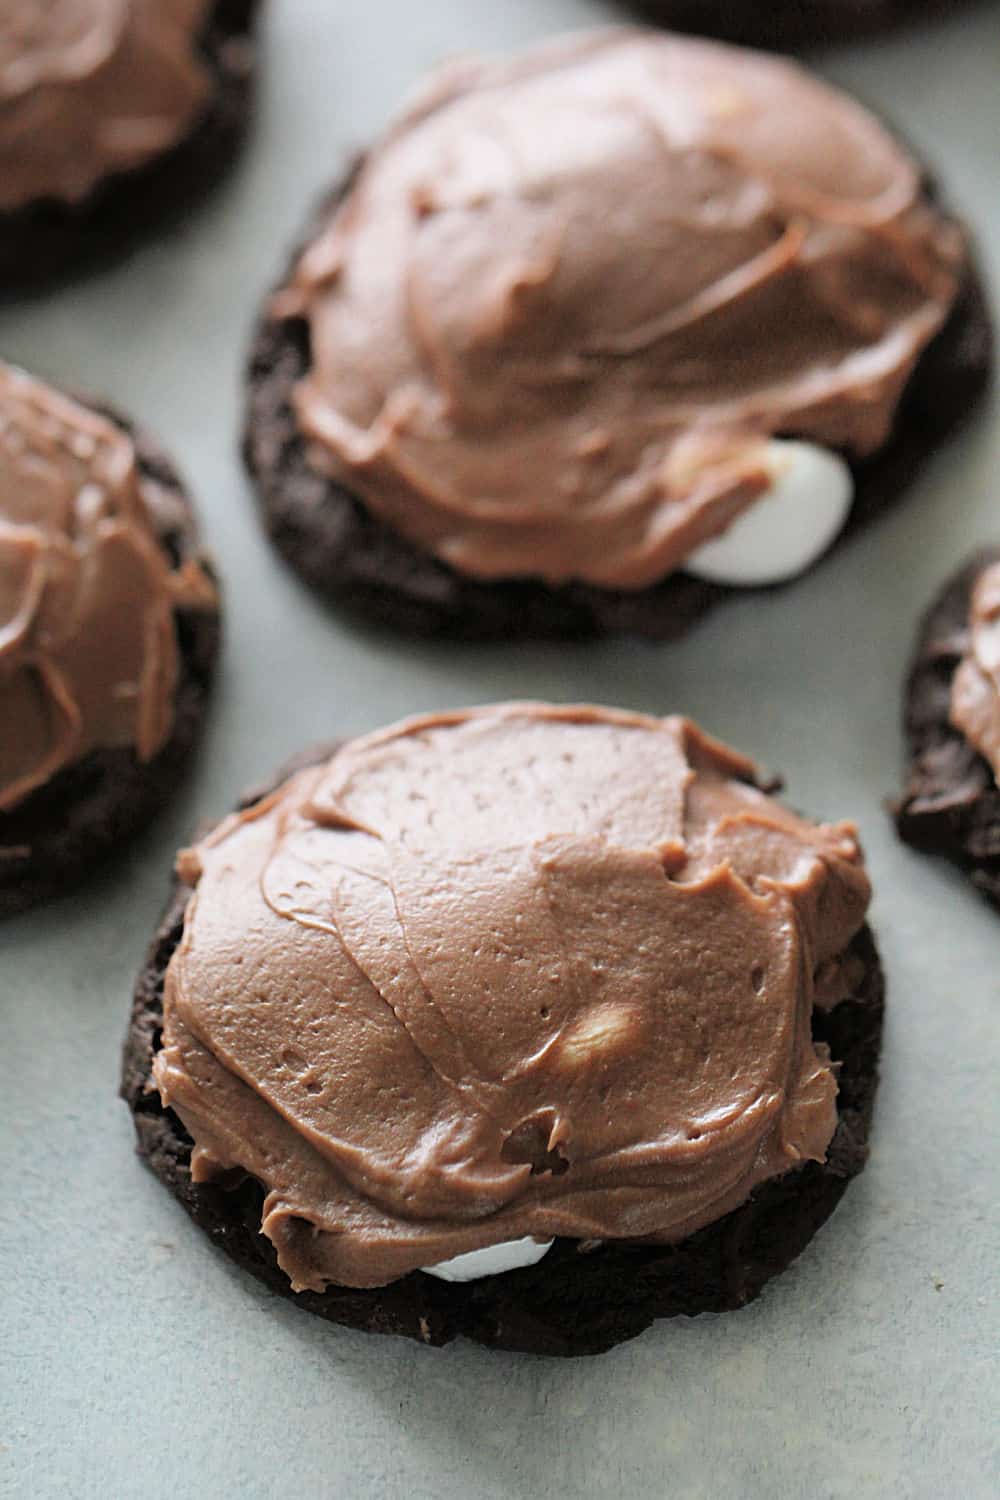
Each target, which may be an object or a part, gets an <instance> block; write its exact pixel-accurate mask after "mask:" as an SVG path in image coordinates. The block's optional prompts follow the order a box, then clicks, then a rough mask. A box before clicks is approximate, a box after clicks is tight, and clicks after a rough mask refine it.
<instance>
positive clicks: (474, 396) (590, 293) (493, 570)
mask: <svg viewBox="0 0 1000 1500" xmlns="http://www.w3.org/2000/svg"><path fill="white" fill-rule="evenodd" d="M964 258H965V248H964V245H963V240H962V236H961V233H960V232H959V230H958V229H957V227H956V226H955V225H954V224H953V223H951V222H950V221H948V220H947V219H945V218H944V217H943V216H942V214H940V213H939V212H938V211H936V210H935V209H934V208H933V207H932V206H931V205H930V204H929V202H928V201H927V199H926V197H925V195H924V193H923V191H922V186H921V174H920V171H919V169H918V167H917V165H916V164H915V163H914V161H913V160H912V159H911V158H910V156H909V155H908V154H907V153H906V151H905V150H904V149H903V148H902V147H901V146H899V145H898V144H897V143H896V142H894V141H893V139H892V138H891V137H890V136H889V135H888V134H887V132H886V131H885V129H884V128H883V127H882V126H881V125H880V124H879V122H878V121H877V120H876V119H875V118H874V117H873V116H872V115H871V114H869V113H868V112H867V111H866V110H864V109H863V108H861V106H860V105H858V104H856V103H854V102H853V101H852V100H851V99H849V98H847V97H846V96H845V95H843V94H842V93H840V92H838V91H837V90H835V89H833V88H830V87H828V86H827V85H825V84H823V83H821V82H820V81H819V80H817V79H815V78H813V77H811V76H810V75H809V74H808V73H806V72H804V71H803V70H802V69H801V68H799V67H797V66H796V65H795V64H793V63H791V62H787V61H784V60H781V59H778V58H775V57H768V56H765V55H763V54H757V53H752V52H745V51H741V50H738V49H736V48H730V47H724V46H721V45H715V44H712V43H708V42H700V41H693V40H687V39H682V38H679V37H665V36H653V35H649V34H646V33H642V32H636V31H632V30H612V31H607V32H601V33H597V34H586V35H584V36H582V37H576V38H572V39H570V40H563V41H559V42H556V43H547V44H546V45H544V46H542V47H539V48H537V49H535V50H534V51H531V52H528V53H527V54H526V55H524V56H523V57H521V58H520V59H518V60H516V61H514V62H509V63H492V64H491V63H475V62H470V63H463V64H461V65H460V66H457V67H454V68H452V69H450V70H446V71H444V72H443V73H442V74H440V75H439V76H438V77H437V78H435V79H434V80H432V82H431V84H430V86H429V88H428V90H427V92H426V94H425V95H424V96H423V97H422V98H421V99H420V101H419V102H418V103H416V104H415V105H414V106H413V107H412V108H410V109H409V110H408V111H407V112H406V113H405V114H403V115H402V117H401V118H400V119H399V120H398V121H397V123H396V124H395V125H394V126H393V127H392V128H391V129H390V130H389V132H388V133H387V135H386V136H385V137H384V139H383V140H381V141H380V142H379V143H378V144H377V145H376V146H375V147H374V148H373V149H372V150H371V152H370V153H369V154H368V156H367V158H366V160H365V162H364V164H363V167H362V169H361V171H360V174H359V176H358V178H357V180H356V182H355V183H354V185H353V186H352V188H351V190H350V191H349V193H348V194H347V197H346V199H345V200H344V201H343V203H342V204H341V206H340V207H339V208H338V210H337V211H336V213H335V214H334V215H333V216H332V218H331V219H330V221H329V222H328V223H327V225H326V226H325V228H324V229H323V230H322V232H321V233H319V234H318V236H317V237H316V239H315V241H314V242H313V243H312V245H311V246H310V247H309V248H308V250H307V251H306V252H305V254H304V255H303V256H302V258H301V260H300V261H299V263H298V265H297V267H296V268H295V271H294V274H293V275H292V278H291V280H290V283H289V285H288V286H287V287H286V288H284V289H283V291H282V292H280V293H279V294H278V296H277V299H276V301H275V303H274V310H275V314H276V315H288V316H301V317H303V318H305V319H306V320H307V322H308V327H309V332H310V336H311V345H312V368H311V370H310V372H309V374H308V376H307V377H306V378H305V379H303V380H302V381H301V382H300V383H299V385H298V387H297V389H296V391H295V396H294V404H295V411H296V414H297V418H298V421H299V424H300V426H301V429H302V432H303V433H304V435H305V436H306V438H307V439H308V440H309V442H310V443H311V445H312V446H311V453H312V457H313V460H314V462H315V464H316V465H317V466H318V467H319V468H321V469H322V470H323V471H324V472H326V473H328V474H330V475H331V476H332V477H334V478H335V479H337V480H339V481H341V482H343V483H344V484H345V485H346V486H347V487H348V488H349V489H350V490H351V491H353V492H354V493H356V494H357V495H358V496H360V497H361V499H362V500H363V501H364V503H365V504H366V505H367V506H368V507H369V508H370V509H371V510H372V511H373V512H374V513H375V514H376V515H377V516H379V517H380V518H382V519H384V520H385V521H387V522H388V523H389V524H390V525H391V526H393V527H394V528H395V529H396V530H398V531H399V532H401V533H402V534H403V535H404V536H406V537H408V538H409V539H410V540H411V541H413V542H415V543H417V544H418V545H419V546H420V547H421V548H422V549H424V550H425V551H429V552H431V553H433V554H435V555H436V556H437V557H439V558H441V559H443V560H444V561H445V562H447V563H449V564H451V565H452V566H454V567H455V568H457V569H458V570H459V571H461V572H463V573H466V574H471V575H474V576H476V577H481V578H487V579H489V578H501V577H513V576H540V577H542V578H544V579H545V580H547V581H548V582H550V583H553V584H557V583H560V582H564V581H566V580H570V579H578V580H585V581H586V582H588V583H591V584H596V585H600V586H607V587H614V588H622V589H639V588H644V587H646V586H647V585H650V584H652V583H654V582H656V581H657V580H658V579H660V578H661V577H663V576H664V575H665V574H666V573H668V572H670V571H671V570H672V569H674V568H676V567H678V566H679V565H680V564H681V563H683V561H684V558H685V557H686V556H687V555H688V554H689V553H690V552H692V551H693V550H694V549H695V548H696V547H698V546H699V545H700V544H702V543H703V542H705V541H707V540H708V539H710V538H711V537H712V536H714V535H717V534H718V533H719V532H720V531H722V530H724V529H725V528H726V526H727V525H728V524H729V523H730V522H731V521H732V520H733V519H734V518H735V517H736V515H737V514H738V513H739V512H740V511H742V510H743V509H744V508H745V507H746V506H748V505H750V504H752V503H753V501H754V500H755V499H756V498H757V497H758V496H759V495H760V494H761V493H763V492H764V490H765V489H766V488H767V486H768V484H769V482H770V481H769V475H768V472H767V469H766V465H765V463H764V450H763V445H764V442H765V440H766V439H768V438H770V437H772V436H774V435H779V434H785V435H792V436H797V437H800V438H804V439H811V440H813V441H815V442H818V443H821V444H824V445H827V446H830V447H833V448H836V449H840V450H844V451H845V452H846V453H848V454H850V455H864V454H867V453H870V452H872V451H873V450H874V449H876V448H878V447H879V445H880V444H882V443H883V442H884V441H885V440H886V438H887V436H888V434H889V431H890V428H891V425H892V420H893V414H894V412H895V409H896V406H897V403H898V400H899V397H900V393H901V391H902V390H903V388H904V386H905V384H906V381H907V378H908V376H909V374H910V372H911V370H912V369H913V366H914V363H915V361H916V359H917V358H918V356H919V354H920V352H921V350H922V349H923V348H924V346H925V345H926V344H927V342H928V341H929V340H930V339H931V338H932V337H933V335H934V334H935V333H936V332H937V330H938V329H939V328H940V327H941V325H942V323H943V321H944V319H945V317H946V316H947V313H948V310H949V308H950V306H951V304H952V302H953V300H954V297H955V295H956V290H957V287H958V285H959V282H960V278H961V276H962V274H963V265H964Z"/></svg>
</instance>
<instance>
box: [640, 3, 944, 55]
mask: <svg viewBox="0 0 1000 1500" xmlns="http://www.w3.org/2000/svg"><path fill="white" fill-rule="evenodd" d="M629 3H630V5H631V8H632V9H633V10H634V11H635V12H636V13H637V14H638V15H640V16H642V17H643V18H644V19H646V20H648V21H651V22H653V24H654V25H658V26H669V27H671V28H673V29H674V30H677V31H693V32H697V33H699V34H700V35H702V36H716V37H719V38H721V39H722V40H723V41H727V42H741V43H743V44H744V45H745V46H748V47H775V48H778V49H781V48H787V47H800V46H810V45H823V44H824V43H828V42H829V43H842V42H852V41H859V40H861V39H862V38H863V37H868V36H876V35H878V34H879V33H881V32H884V31H890V30H892V29H894V28H896V27H899V26H903V25H905V24H906V23H907V22H909V21H920V20H923V19H925V18H927V17H932V16H947V15H950V14H951V13H952V12H953V11H954V9H955V3H954V0H772V3H771V4H769V5H759V4H755V3H754V0H629Z"/></svg>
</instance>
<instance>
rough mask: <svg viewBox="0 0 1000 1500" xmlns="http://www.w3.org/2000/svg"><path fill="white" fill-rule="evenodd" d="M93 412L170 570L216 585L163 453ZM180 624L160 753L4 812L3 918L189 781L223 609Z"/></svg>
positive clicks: (112, 844)
mask: <svg viewBox="0 0 1000 1500" xmlns="http://www.w3.org/2000/svg"><path fill="white" fill-rule="evenodd" d="M93 410H95V411H99V412H100V414H101V415H102V416H104V417H106V418H107V419H108V420H110V421H112V422H114V423H115V424H116V425H117V427H119V428H120V429H121V430H122V431H123V432H125V433H127V434H128V436H129V437H130V438H131V440H132V442H133V444H134V446H135V451H136V456H137V459H138V463H139V469H140V473H141V476H142V478H143V480H144V481H148V482H150V483H151V484H152V485H154V486H155V487H156V488H157V492H158V495H159V499H160V504H159V505H158V507H157V509H156V511H155V512H154V513H153V522H154V526H155V529H156V533H157V535H158V537H159V540H160V545H161V546H162V547H163V549H164V552H165V554H166V555H167V557H168V558H169V560H170V563H171V564H172V566H173V567H174V568H175V569H177V570H181V569H183V568H184V566H185V564H190V565H191V566H195V565H197V568H198V570H199V573H201V574H203V575H204V577H205V579H206V581H207V580H211V579H214V574H213V573H212V569H211V565H210V564H209V563H208V561H207V559H206V558H205V557H204V554H203V553H202V551H201V547H200V544H199V539H198V529H197V525H196V521H195V517H194V513H193V510H192V507H191V502H190V500H189V498H188V496H187V493H186V491H185V489H184V486H183V484H182V482H181V480H180V478H179V476H178V474H177V471H176V469H175V468H174V466H173V464H172V462H171V461H170V459H169V458H168V457H167V456H166V454H165V453H164V452H163V450H162V449H161V447H160V445H159V444H158V443H157V442H156V441H155V440H154V439H153V438H152V437H151V436H150V435H149V434H148V433H146V432H144V431H143V430H142V429H139V428H136V427H134V426H133V425H132V424H131V423H130V422H129V421H128V420H127V419H126V418H124V417H122V416H120V415H119V414H118V413H117V412H115V411H113V410H112V409H110V408H107V407H96V406H95V407H94V408H93ZM210 586H211V585H210ZM174 622H175V628H176V643H177V666H178V671H177V680H176V686H175V690H174V696H173V702H172V709H171V714H172V717H171V722H170V727H169V730H168V731H167V733H166V737H165V738H164V740H163V743H162V744H161V745H160V748H159V749H158V750H157V751H156V753H155V754H154V755H153V756H152V757H151V758H149V759H145V760H143V759H140V758H139V756H138V755H137V753H136V750H135V749H134V748H133V747H126V746H115V747H112V748H106V747H101V748H95V749H92V750H90V751H89V752H88V753H86V754H85V755H84V756H83V757H82V758H80V759H76V760H71V761H70V762H69V763H68V764H66V765H65V766H64V767H63V768H62V769H60V770H58V771H57V772H56V773H55V774H54V775H53V776H51V777H50V778H49V779H48V780H46V781H44V782H43V783H42V784H41V785H39V786H37V787H36V788H35V790H33V791H31V792H29V793H28V795H27V796H26V797H25V798H23V799H22V800H20V801H18V802H17V803H16V804H15V805H14V806H13V807H11V808H10V809H9V810H7V811H0V917H4V916H10V915H12V914H14V913H16V912H21V911H25V910H27V909H28V908H29V907H31V906H34V905H36V904H37V903H39V902H41V901H44V900H46V899H48V898H49V897H50V896H53V895H56V894H58V893H60V892H62V891H65V890H67V889H69V888H70V887H71V886H74V885H77V884H79V882H80V881H81V880H82V879H84V878H85V877H86V876H87V875H88V874H89V873H90V872H91V871H92V870H93V869H94V868H95V867H96V866H97V865H98V864H99V863H100V862H101V861H103V860H105V859H107V858H109V857H110V856H112V855H114V854H116V853H117V852H118V851H119V850H120V849H121V848H122V847H123V846H124V845H125V844H126V843H127V842H128V841H129V840H130V839H132V838H134V837H135V836H136V835H137V834H138V833H139V832H141V830H142V829H143V828H144V827H145V826H146V825H147V824H148V823H149V822H150V821H151V820H152V819H153V818H154V817H155V816H156V814H157V813H158V812H159V811H160V809H161V808H162V807H163V805H164V803H165V802H166V801H167V800H168V799H169V797H170V796H171V794H172V793H173V791H174V789H175V787H176V786H177V784H178V783H179V782H180V781H181V780H182V778H183V776H184V775H185V773H186V771H187V769H188V765H189V762H190V760H191V756H192V754H193V751H194V749H195V747H196V745H197V742H198V739H199V737H200V734H201V730H202V723H203V720H204V717H205V712H206V708H207V704H208V697H209V691H210V687H211V680H212V675H213V671H214V668H215V661H216V657H217V654H218V648H219V637H220V629H219V615H218V610H217V607H215V606H209V605H207V604H206V603H205V602H199V603H198V604H197V606H196V607H188V606H187V605H186V604H185V603H184V602H183V601H180V602H179V603H178V606H177V607H176V609H175V611H174ZM2 686H3V682H2V679H0V687H2ZM0 790H2V788H0Z"/></svg>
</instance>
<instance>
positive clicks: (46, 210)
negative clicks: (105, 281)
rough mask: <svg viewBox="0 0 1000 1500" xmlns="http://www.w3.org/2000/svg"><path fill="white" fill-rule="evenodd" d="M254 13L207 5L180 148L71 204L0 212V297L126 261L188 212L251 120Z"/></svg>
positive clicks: (116, 175)
mask: <svg viewBox="0 0 1000 1500" xmlns="http://www.w3.org/2000/svg"><path fill="white" fill-rule="evenodd" d="M258 7H259V0H210V3H209V4H208V7H207V18H206V21H205V24H204V29H203V31H202V33H201V36H200V39H199V42H198V54H199V57H200V60H201V62H202V64H203V66H204V68H205V69H206V70H207V74H208V92H207V98H206V100H205V101H204V103H203V104H202V106H201V107H200V108H199V109H198V111H197V113H196V115H195V116H194V118H193V121H192V123H191V124H190V126H189V127H188V128H185V130H184V132H183V134H182V135H181V137H180V139H178V140H176V141H175V142H174V143H173V144H171V145H169V146H168V147H167V148H166V149H164V150H163V151H161V152H159V153H158V154H155V155H153V156H152V157H150V158H149V159H148V160H144V161H143V162H141V164H139V165H135V166H129V167H127V168H125V169H123V170H111V171H108V172H107V173H105V174H103V175H102V176H100V178H99V179H98V180H97V181H96V182H95V183H94V185H93V186H92V187H91V188H90V189H89V190H87V191H86V192H85V193H84V194H83V195H82V196H77V197H74V198H73V200H72V201H71V200H70V199H69V198H66V197H64V196H62V195H60V194H58V193H55V194H50V195H48V196H44V197H37V198H33V199H32V200H31V201H27V202H25V203H23V204H20V205H18V206H17V207H11V208H7V209H0V298H4V297H10V296H13V295H15V294H19V293H22V292H25V291H32V290H35V289H37V288H39V287H40V286H42V285H44V284H46V283H49V282H51V281H53V280H54V279H58V278H60V277H63V276H67V275H73V274H75V273H76V272H77V271H79V270H83V269H84V268H86V267H87V266H89V265H92V264H94V263H96V262H102V261H103V262H106V261H109V260H111V259H113V258H115V257H116V256H119V255H122V254H124V253H126V252H127V251H129V250H130V249H132V248H133V247H134V246H135V245H136V244H137V243H138V242H139V241H141V240H142V239H143V238H145V237H147V236H149V235H150V234H154V233H161V232H162V230H163V228H164V227H165V226H166V225H169V224H170V223H171V222H172V221H173V220H175V219H178V218H181V217H183V216H184V215H186V214H187V213H189V212H190V210H191V208H192V207H193V206H194V205H195V204H196V203H197V202H198V201H199V200H200V199H201V198H202V197H204V196H205V194H206V193H207V192H208V191H209V190H210V189H211V188H212V187H213V186H214V185H215V184H216V182H217V181H218V180H219V179H220V178H221V177H222V176H223V175H224V173H225V172H226V171H227V170H228V168H229V167H230V165H231V164H232V162H233V160H234V158H235V156H236V155H237V152H238V150H239V148H240V146H241V144H242V142H243V139H244V136H245V134H246V131H247V126H248V123H249V120H250V114H251V104H252V89H253V65H254V40H253V26H254V21H255V18H256V13H257V10H258ZM95 24H96V23H95ZM105 102H106V100H105V99H103V98H102V100H101V104H102V107H103V106H104V104H105Z"/></svg>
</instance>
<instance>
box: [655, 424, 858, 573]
mask: <svg viewBox="0 0 1000 1500" xmlns="http://www.w3.org/2000/svg"><path fill="white" fill-rule="evenodd" d="M767 467H768V469H769V471H770V473H771V474H772V476H773V478H772V484H771V488H770V489H769V490H768V491H766V492H765V493H764V494H762V495H761V496H760V498H759V499H757V500H755V501H754V502H753V504H752V505H750V506H748V507H747V509H746V510H745V511H743V513H742V514H741V515H739V516H737V518H736V520H735V521H734V522H733V523H732V525H731V526H729V527H728V528H727V529H726V530H725V531H724V532H722V533H721V535H719V536H717V537H713V539H712V541H710V542H706V543H705V544H704V546H702V547H698V548H697V549H696V551H694V552H692V553H691V555H690V557H686V558H685V559H684V562H683V563H682V565H681V566H682V567H683V569H684V571H685V572H686V573H693V574H694V576H695V577H696V578H704V579H706V580H707V581H708V582H710V583H726V584H732V585H735V586H736V587H752V586H754V585H758V586H759V585H761V584H767V583H784V582H785V581H786V580H787V579H789V578H795V577H797V576H798V574H799V573H804V572H805V571H806V569H807V568H808V567H809V566H810V565H811V564H812V563H814V562H816V561H817V559H818V558H820V557H822V556H823V553H824V552H825V551H826V550H827V548H828V547H830V546H832V544H833V542H834V540H835V539H836V537H837V536H838V535H839V534H840V532H841V530H842V529H843V526H844V523H845V521H846V520H847V517H848V514H849V512H850V509H851V502H852V501H853V499H854V479H853V477H852V475H851V471H850V469H849V468H848V466H847V464H846V463H845V462H844V460H843V459H842V458H841V457H840V455H839V454H837V453H831V451H830V450H829V448H821V447H819V446H818V445H817V444H816V443H800V442H793V441H792V440H791V439H788V438H772V440H771V441H770V442H769V443H768V444H767Z"/></svg>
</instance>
